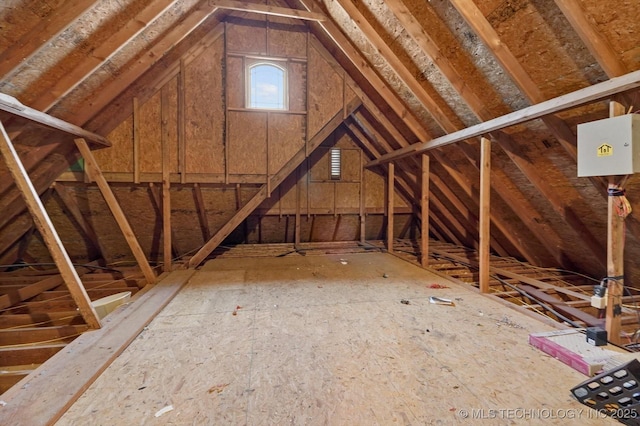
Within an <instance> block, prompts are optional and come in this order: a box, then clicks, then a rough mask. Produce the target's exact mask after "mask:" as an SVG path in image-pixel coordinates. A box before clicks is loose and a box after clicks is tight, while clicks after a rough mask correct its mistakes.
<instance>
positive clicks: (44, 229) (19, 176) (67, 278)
mask: <svg viewBox="0 0 640 426" xmlns="http://www.w3.org/2000/svg"><path fill="white" fill-rule="evenodd" d="M85 146H86V143H85ZM87 151H89V147H88V146H87ZM89 152H91V151H89ZM0 154H2V158H4V161H5V163H6V164H7V168H8V169H9V171H10V172H11V175H12V176H13V179H14V180H15V183H16V186H17V187H18V189H19V190H20V192H21V194H22V197H23V198H24V201H25V204H26V205H27V208H28V209H29V212H30V213H31V216H32V217H33V222H34V223H35V225H36V227H37V228H38V231H40V235H41V236H42V239H43V240H44V242H45V244H46V245H47V248H48V249H49V252H50V254H51V257H52V258H53V260H54V262H55V263H56V266H57V267H58V269H59V270H60V274H61V275H62V278H63V279H64V282H65V283H66V284H67V287H68V288H69V292H71V295H72V297H73V300H74V301H75V302H76V304H77V305H78V308H79V309H80V313H81V314H82V317H83V318H84V319H85V320H86V321H87V324H89V326H90V327H91V328H100V320H99V319H98V316H97V314H96V311H95V310H94V309H93V307H92V306H91V301H90V300H89V296H88V295H87V292H86V291H85V290H84V287H83V286H82V282H81V281H80V277H79V276H78V273H77V272H76V270H75V269H74V267H73V265H72V263H71V259H70V258H69V255H68V254H67V251H66V250H65V248H64V246H63V244H62V241H61V240H60V237H59V236H58V233H57V232H56V229H55V228H54V226H53V223H52V222H51V219H50V218H49V215H48V214H47V211H46V210H45V208H44V205H43V204H42V201H41V200H40V197H39V196H38V193H37V192H36V190H35V188H34V187H33V183H32V182H31V180H30V179H29V175H27V172H26V170H24V167H22V163H21V162H20V157H18V154H17V153H16V151H15V149H14V148H13V144H12V143H11V141H10V140H9V136H8V135H7V133H6V131H5V129H4V126H3V125H2V123H0Z"/></svg>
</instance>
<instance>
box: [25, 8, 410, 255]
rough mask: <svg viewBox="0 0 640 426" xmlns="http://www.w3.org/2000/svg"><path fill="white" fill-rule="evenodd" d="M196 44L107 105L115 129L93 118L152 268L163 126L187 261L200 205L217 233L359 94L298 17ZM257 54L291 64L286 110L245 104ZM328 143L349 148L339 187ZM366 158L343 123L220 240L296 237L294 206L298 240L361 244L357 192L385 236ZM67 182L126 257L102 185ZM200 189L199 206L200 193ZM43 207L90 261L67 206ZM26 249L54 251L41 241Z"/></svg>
mask: <svg viewBox="0 0 640 426" xmlns="http://www.w3.org/2000/svg"><path fill="white" fill-rule="evenodd" d="M199 37H200V40H199V41H195V42H194V43H192V45H193V47H191V48H183V49H182V51H183V56H182V57H181V58H180V57H173V64H172V63H170V62H167V61H163V62H161V63H159V64H158V65H157V66H156V67H155V68H154V69H151V70H150V71H149V72H148V73H147V74H146V75H145V76H143V77H142V78H141V79H140V81H138V82H136V83H135V84H134V85H133V86H132V87H137V88H138V90H137V91H134V90H133V89H130V90H128V91H126V92H124V93H123V94H122V95H121V96H120V97H119V98H118V99H117V100H116V101H115V102H114V106H110V107H108V108H107V109H106V110H105V112H104V114H107V115H109V114H112V116H115V117H119V123H115V122H114V121H113V119H112V118H110V117H104V116H102V117H97V118H95V119H94V120H93V123H94V124H93V126H96V127H102V128H105V129H106V128H108V126H111V128H112V129H111V130H110V132H109V134H108V138H109V140H110V141H111V142H112V143H113V147H112V148H109V149H104V150H99V151H96V152H95V156H96V159H97V161H98V163H99V165H100V167H101V169H102V171H103V172H104V174H105V176H106V177H107V179H108V180H109V181H110V182H111V183H112V185H113V186H114V191H115V193H116V196H117V198H118V200H119V201H120V203H121V205H122V206H123V208H124V210H125V213H126V215H127V217H128V218H129V219H130V221H131V224H132V227H133V229H134V232H135V233H136V235H137V236H138V238H139V240H140V244H141V246H142V247H143V250H144V251H145V253H148V256H149V258H150V259H151V260H152V261H160V260H161V258H162V218H161V213H160V210H159V209H158V205H157V203H156V202H155V201H154V198H158V199H159V197H158V191H159V184H160V182H161V175H162V161H161V160H162V146H161V143H160V142H161V138H162V132H163V131H165V132H166V134H167V137H168V141H169V143H168V147H169V168H170V170H169V172H170V180H171V204H172V217H171V219H172V227H173V229H174V241H173V249H174V252H177V253H174V255H176V254H177V255H183V254H189V253H193V252H194V250H196V249H198V247H200V246H201V245H202V244H204V242H205V241H206V238H205V235H203V231H202V227H201V223H200V222H199V216H198V214H199V210H200V213H202V214H203V216H204V217H205V218H206V226H207V227H208V228H209V230H210V232H211V233H215V231H216V230H217V229H220V228H221V227H222V226H223V225H224V224H225V223H226V222H227V221H228V220H229V219H230V218H231V217H232V216H233V214H234V213H235V211H236V210H237V209H238V208H239V207H240V206H242V205H244V204H245V203H246V202H247V201H248V200H249V199H251V197H252V196H253V195H254V194H256V192H257V190H258V188H259V185H261V184H264V183H266V182H267V177H268V176H273V175H274V174H275V173H276V172H278V170H280V169H281V168H282V167H283V166H285V165H286V164H287V163H288V162H289V161H290V159H291V158H292V157H293V156H294V155H295V154H296V153H297V152H299V151H300V150H305V149H306V148H305V144H307V143H308V142H307V141H308V140H310V138H311V137H313V136H314V135H315V134H316V133H318V132H319V131H320V130H321V129H322V128H323V127H324V126H325V124H326V123H328V122H329V121H330V120H331V119H332V118H334V116H336V115H339V114H342V111H343V109H344V108H345V105H346V104H349V103H352V102H353V101H354V100H355V99H356V98H355V93H354V92H353V90H351V89H350V88H349V87H348V86H346V84H345V79H344V75H343V74H342V73H343V71H340V67H339V66H338V65H337V64H336V63H333V64H330V63H328V60H330V59H329V58H327V56H326V52H320V51H319V50H318V49H319V47H318V46H317V45H316V46H313V45H312V44H310V42H309V41H310V38H311V37H312V36H310V35H309V34H308V32H307V29H306V27H305V26H304V25H303V24H301V23H300V22H297V21H292V20H287V19H280V18H274V17H269V18H268V19H267V18H266V17H262V16H259V15H250V14H243V15H242V18H236V17H228V18H227V20H226V22H224V23H221V24H219V25H218V26H217V27H215V28H211V29H210V30H209V33H205V34H200V35H199ZM284 41H286V43H285V42H284ZM254 56H274V57H278V58H281V59H283V60H285V61H286V63H287V67H288V71H289V94H290V97H289V112H286V113H276V112H273V113H267V112H257V111H248V110H246V109H245V101H244V80H243V78H242V75H243V73H244V62H245V61H246V60H247V58H251V57H254ZM145 83H146V84H145ZM151 89H153V90H151ZM116 106H117V108H116ZM163 117H164V121H163ZM181 120H183V121H182V122H181ZM332 147H338V148H341V149H342V161H343V169H342V175H343V176H342V179H341V180H340V181H332V180H331V179H330V176H329V169H328V167H329V149H330V148H332ZM307 148H308V149H309V150H310V147H307ZM369 160H370V158H369V157H367V156H366V153H365V154H364V155H363V154H362V148H361V147H360V146H359V145H358V144H357V142H356V141H354V140H353V139H352V138H351V137H350V136H349V135H348V134H347V133H346V132H345V130H344V129H340V128H339V129H338V130H337V131H336V132H334V134H332V135H331V136H330V137H329V138H328V139H327V140H326V141H325V142H323V143H322V145H321V146H320V147H319V148H317V150H316V152H309V157H308V158H307V159H306V160H305V161H303V162H302V164H301V165H300V166H299V167H298V168H297V169H296V170H294V171H293V173H292V174H291V175H290V176H289V177H288V178H287V179H286V180H285V181H284V182H283V184H282V185H281V186H280V187H278V188H271V190H272V191H273V192H272V194H271V198H268V199H267V200H266V201H265V202H264V203H263V204H262V205H261V206H259V207H258V208H257V209H256V210H255V212H254V214H252V215H250V216H249V217H248V218H247V219H246V221H245V223H244V224H242V225H240V226H239V227H238V228H237V229H236V230H235V231H234V232H233V233H232V234H231V235H230V236H229V238H228V239H227V241H226V242H225V243H238V242H251V243H253V242H292V241H294V229H295V222H294V217H295V213H296V210H297V209H299V211H300V214H301V215H302V216H301V217H302V219H301V223H300V235H301V241H303V242H304V241H332V240H359V239H360V216H359V212H360V196H361V191H364V195H363V196H364V197H365V198H364V208H365V211H366V213H367V214H368V216H367V227H366V238H370V239H371V238H382V237H383V236H384V229H385V226H386V225H385V218H384V215H385V206H384V180H383V179H382V177H381V176H379V175H377V174H375V173H373V172H371V171H368V170H367V171H363V169H362V164H363V163H364V162H366V161H369ZM62 180H66V181H71V182H73V183H71V182H67V185H68V188H69V190H70V191H71V192H72V194H74V196H76V197H78V199H79V204H80V206H81V208H82V209H83V211H85V212H86V213H87V215H88V217H90V221H91V222H93V223H94V224H95V226H96V233H97V234H98V235H99V236H100V238H101V239H102V238H103V237H102V236H103V235H104V250H105V252H106V253H104V256H105V257H106V258H107V259H108V260H110V261H124V260H129V259H130V255H129V254H128V251H127V250H126V245H125V244H124V239H123V238H122V237H121V236H120V235H118V234H117V233H113V232H109V231H110V230H111V229H114V226H115V224H114V222H113V219H112V218H111V217H110V215H109V214H108V212H107V210H106V206H105V205H104V202H103V201H102V199H101V198H100V195H99V193H98V192H97V190H96V188H95V187H94V186H93V185H85V184H84V183H82V182H83V180H84V177H83V176H82V174H78V173H76V174H72V173H65V174H64V175H63V176H62ZM150 183H151V185H150ZM196 183H197V184H198V185H199V188H198V191H199V192H200V193H201V194H202V202H203V204H202V208H201V207H200V206H199V205H198V202H197V201H196V197H195V191H196V189H195V188H194V184H196ZM298 192H299V196H298ZM154 194H155V197H154ZM396 199H397V202H396V204H397V212H398V215H399V216H398V219H396V221H395V226H396V228H397V231H396V235H398V236H409V235H413V231H414V229H413V228H412V227H413V226H414V223H413V219H412V215H411V209H410V208H409V207H408V206H407V203H406V201H405V200H403V199H402V198H401V197H396ZM297 203H299V207H297ZM47 208H48V209H49V210H50V213H51V216H52V218H53V220H54V222H55V223H56V224H57V226H59V227H60V230H59V232H60V233H61V234H62V235H63V238H64V240H65V241H68V244H69V247H68V250H69V251H70V253H71V256H72V258H74V260H76V261H82V260H89V259H87V253H89V252H88V251H87V246H88V245H89V243H88V242H87V241H85V237H84V235H83V234H82V233H81V232H80V231H79V230H78V227H77V225H76V224H75V223H74V221H73V220H72V219H70V218H69V217H68V216H67V215H66V213H65V211H64V206H62V205H60V203H59V202H58V201H57V200H56V199H54V200H50V202H49V203H48V204H47ZM29 253H30V254H31V255H32V256H37V257H42V258H45V257H47V256H48V255H47V252H46V249H45V248H44V246H43V245H42V244H41V243H40V242H39V241H37V240H36V241H35V242H34V243H33V244H32V247H30V249H29Z"/></svg>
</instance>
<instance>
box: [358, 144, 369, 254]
mask: <svg viewBox="0 0 640 426" xmlns="http://www.w3.org/2000/svg"><path fill="white" fill-rule="evenodd" d="M364 172H365V170H364V151H363V150H360V185H359V188H360V200H359V211H358V215H359V216H360V242H361V243H363V244H364V243H365V241H366V238H367V223H366V203H365V200H366V195H365V184H364Z"/></svg>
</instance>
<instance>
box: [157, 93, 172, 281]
mask: <svg viewBox="0 0 640 426" xmlns="http://www.w3.org/2000/svg"><path fill="white" fill-rule="evenodd" d="M160 95H161V98H160V100H161V102H160V115H161V128H162V129H161V144H162V241H163V248H162V254H163V260H162V261H163V271H164V272H171V264H172V259H171V257H172V256H171V254H172V251H171V248H172V245H171V240H172V238H171V237H172V232H171V182H170V172H171V170H170V167H171V161H170V159H171V157H170V153H169V146H170V145H169V136H170V135H169V92H168V90H167V89H165V88H162V90H161V92H160Z"/></svg>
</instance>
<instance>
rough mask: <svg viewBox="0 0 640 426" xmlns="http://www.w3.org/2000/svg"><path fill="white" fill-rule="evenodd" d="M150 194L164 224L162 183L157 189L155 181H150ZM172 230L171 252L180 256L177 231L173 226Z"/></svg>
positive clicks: (157, 213)
mask: <svg viewBox="0 0 640 426" xmlns="http://www.w3.org/2000/svg"><path fill="white" fill-rule="evenodd" d="M148 185H149V196H150V199H151V204H152V205H153V209H154V210H155V212H156V215H157V216H158V218H160V220H162V222H163V224H164V219H163V216H164V212H163V209H162V184H160V185H159V188H158V191H156V190H155V188H156V185H155V183H153V182H149V183H148ZM170 232H171V253H172V254H173V256H174V257H178V255H179V254H180V250H178V247H177V246H176V240H177V238H176V233H175V230H174V229H173V228H171V230H170Z"/></svg>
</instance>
